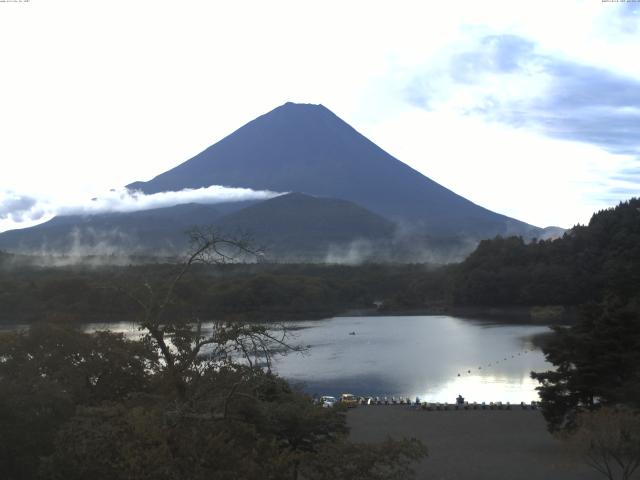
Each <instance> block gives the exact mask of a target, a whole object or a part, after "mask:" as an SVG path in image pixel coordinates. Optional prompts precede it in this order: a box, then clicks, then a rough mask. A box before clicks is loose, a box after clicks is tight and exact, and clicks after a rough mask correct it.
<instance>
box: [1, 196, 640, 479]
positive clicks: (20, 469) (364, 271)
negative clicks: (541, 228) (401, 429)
mask: <svg viewBox="0 0 640 480" xmlns="http://www.w3.org/2000/svg"><path fill="white" fill-rule="evenodd" d="M199 240H200V244H199V247H198V248H197V249H196V250H195V251H194V253H193V254H192V255H191V257H189V258H188V259H187V260H186V261H184V262H182V263H180V264H170V263H158V264H153V265H135V264H132V265H126V266H110V267H106V266H105V267H95V266H81V265H78V266H73V267H56V268H54V267H38V266H35V265H33V264H30V265H27V264H24V263H21V261H22V260H21V259H19V258H16V257H15V256H12V255H9V254H3V255H2V256H1V257H0V262H1V265H2V267H1V268H0V272H1V273H0V312H1V318H2V322H4V323H6V324H15V323H29V324H31V327H30V328H29V329H27V330H11V329H9V330H7V331H5V332H4V333H2V334H0V390H1V391H2V392H3V395H2V396H0V431H1V432H2V435H1V436H0V471H2V472H4V473H5V475H6V478H8V479H11V480H14V479H30V478H60V479H73V478H78V479H80V478H88V477H93V478H96V479H102V478H104V479H107V478H109V479H118V478H122V479H125V478H140V479H144V478H156V479H158V478H159V479H165V478H166V479H176V478H192V479H197V478H220V479H233V478H248V479H251V478H261V479H262V478H274V479H275V478H294V479H296V478H308V479H313V478H345V479H349V478H353V479H355V478H367V479H377V478H380V479H382V478H391V479H393V478H410V476H411V463H412V462H413V461H415V460H419V459H421V458H423V457H424V456H425V455H426V453H427V451H426V447H425V446H424V445H422V444H421V443H420V442H417V441H412V440H404V441H391V440H389V441H388V442H387V443H385V444H381V445H375V446H372V445H367V446H363V445H358V444H353V443H350V442H349V441H348V439H347V429H346V424H345V418H344V412H343V411H341V410H340V409H336V410H332V409H322V408H321V407H319V406H317V405H314V404H313V403H312V402H311V400H310V398H308V397H307V396H305V395H304V394H303V393H302V392H298V391H295V390H294V389H292V388H291V387H290V386H289V385H288V384H287V383H286V382H285V381H283V380H282V379H279V378H278V377H277V376H275V375H273V374H272V373H271V372H270V369H269V368H268V367H269V361H268V360H269V355H271V354H272V353H273V352H274V351H276V350H277V349H282V348H284V349H286V348H290V346H289V345H288V344H287V341H286V338H285V337H277V336H275V335H274V334H273V331H272V330H271V329H270V328H269V323H268V322H270V321H281V320H286V319H296V318H321V317H326V316H331V315H335V314H338V313H341V312H345V311H349V310H351V309H373V308H375V306H374V302H376V303H377V304H378V306H380V309H381V310H382V311H383V312H385V311H386V312H393V311H400V310H403V309H404V310H406V311H409V310H412V309H414V310H415V311H432V312H433V311H439V312H447V311H455V309H456V308H463V307H545V306H546V307H548V306H560V307H563V308H564V307H571V308H573V309H574V310H575V311H576V312H577V314H576V320H575V322H574V323H573V325H571V326H569V327H567V326H564V327H560V326H557V327H554V332H555V333H554V335H553V336H552V338H551V339H550V340H549V342H548V343H546V344H545V347H544V352H545V355H546V356H547V359H548V360H549V361H550V362H551V363H552V364H553V365H554V366H555V369H554V370H551V371H548V372H537V373H534V374H533V376H534V378H536V379H537V380H538V381H539V382H540V388H539V391H540V397H541V400H542V411H543V414H544V416H545V419H546V421H547V425H548V428H549V430H550V431H552V432H572V431H576V429H579V427H580V425H582V424H583V423H584V415H585V414H588V413H589V412H592V411H598V410H600V409H602V407H608V408H619V407H624V408H629V409H631V410H632V411H634V412H637V410H638V409H639V408H640V368H639V367H638V366H639V365H640V288H639V287H640V200H639V199H631V200H629V201H627V202H623V203H621V204H620V205H618V206H617V207H615V208H613V209H608V210H603V211H601V212H598V213H596V214H594V215H593V217H592V219H591V221H590V222H589V224H588V225H586V226H576V227H574V228H573V229H571V230H570V231H568V232H567V233H566V234H565V235H564V236H563V237H562V238H559V239H556V240H546V241H532V242H529V243H525V242H524V241H523V240H522V239H520V238H517V237H516V238H513V237H512V238H500V237H497V238H494V239H492V240H486V241H483V242H481V243H480V244H479V245H478V247H477V249H476V250H475V251H474V252H473V253H472V254H471V255H470V256H469V257H468V258H467V259H466V260H465V261H463V262H462V263H460V264H455V265H448V266H444V267H442V266H441V267H436V266H430V265H375V264H365V265H359V266H343V265H318V264H301V265H292V264H259V263H252V264H226V263H225V264H221V263H220V262H218V261H213V262H210V261H206V262H198V261H197V260H198V259H199V258H200V257H198V255H202V254H204V253H205V252H207V251H208V249H210V248H211V247H212V246H215V241H216V240H215V239H214V240H210V239H209V240H208V239H207V237H201V238H199ZM207 258H210V257H207ZM123 319H131V320H132V321H135V322H137V324H138V325H139V326H140V329H141V332H142V333H143V334H144V336H143V340H142V341H139V342H132V341H129V340H126V339H125V338H124V337H123V336H122V335H118V334H113V333H108V332H101V333H96V334H91V335H90V334H86V333H82V331H81V330H80V329H79V328H78V327H79V326H81V324H82V323H83V322H86V321H91V320H100V321H108V320H123ZM247 320H260V321H265V322H267V323H255V322H253V323H252V322H246V321H247ZM203 322H213V330H212V331H208V332H207V333H206V334H205V333H204V331H203V330H202V328H201V327H202V324H203ZM169 343H171V344H172V345H173V347H172V348H169V347H168V345H169ZM205 348H208V349H209V350H208V352H209V354H208V355H203V354H202V352H203V351H204V349H205ZM238 358H240V359H244V361H239V360H238ZM636 433H637V432H636ZM633 438H636V437H633ZM625 448H626V447H625ZM625 451H628V449H627V450H625ZM346 458H348V459H349V461H348V462H347V461H345V459H346Z"/></svg>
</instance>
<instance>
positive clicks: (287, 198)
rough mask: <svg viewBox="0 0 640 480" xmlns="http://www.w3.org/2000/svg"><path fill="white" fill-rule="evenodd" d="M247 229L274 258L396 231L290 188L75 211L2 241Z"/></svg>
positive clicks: (44, 243)
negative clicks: (139, 207) (252, 195)
mask: <svg viewBox="0 0 640 480" xmlns="http://www.w3.org/2000/svg"><path fill="white" fill-rule="evenodd" d="M210 225H213V226H214V227H216V228H217V229H218V230H219V231H220V232H221V233H222V234H223V235H226V236H229V237H231V236H234V235H236V234H249V235H250V236H251V237H252V238H253V239H254V240H255V242H256V243H257V244H259V245H263V246H266V247H267V255H268V257H269V258H280V259H284V258H288V259H292V258H296V259H310V260H316V261H318V260H323V259H324V258H325V257H326V256H327V254H328V252H329V250H331V249H332V248H334V249H340V248H344V247H345V246H348V245H349V244H350V243H351V242H354V241H358V240H362V239H366V240H367V241H368V242H372V243H375V242H377V241H384V240H389V239H391V237H392V235H393V233H394V231H395V225H394V224H393V223H392V222H390V221H389V220H387V219H385V218H383V217H381V216H379V215H377V214H375V213H372V212H370V211H368V210H366V209H364V208H362V207H360V206H358V205H355V204H354V203H352V202H348V201H345V200H336V199H331V198H315V197H311V196H308V195H303V194H299V193H290V194H286V195H282V196H280V197H275V198H272V199H270V200H265V201H262V202H253V201H252V202H238V203H223V204H216V205H198V204H188V205H177V206H174V207H168V208H158V209H154V210H147V211H140V212H129V213H108V214H100V215H90V216H81V215H72V216H63V217H57V218H54V219H52V220H50V221H49V222H46V223H44V224H42V225H38V226H36V227H32V228H27V229H24V230H13V231H10V232H5V233H3V234H0V249H8V250H12V251H14V252H34V251H35V252H43V253H46V252H55V253H64V254H79V255H83V254H84V255H87V254H89V255H96V254H100V255H105V254H107V255H108V254H118V253H139V254H141V253H152V254H153V253H156V254H157V253H159V250H160V251H161V252H162V253H164V254H171V253H178V252H180V251H181V250H183V249H184V248H185V247H186V246H187V243H186V242H187V236H186V235H185V232H186V231H187V230H189V229H191V228H193V227H194V226H210Z"/></svg>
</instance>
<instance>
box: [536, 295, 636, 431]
mask: <svg viewBox="0 0 640 480" xmlns="http://www.w3.org/2000/svg"><path fill="white" fill-rule="evenodd" d="M555 331H556V335H555V337H553V338H552V339H551V340H550V341H549V342H548V343H547V344H546V345H545V347H544V352H545V355H546V358H547V360H548V361H549V362H551V363H552V364H553V365H554V366H555V370H552V371H548V372H542V373H532V376H533V378H535V379H537V380H538V381H539V382H540V384H541V386H540V387H539V388H538V390H539V392H540V397H541V399H542V411H543V414H544V416H545V418H546V420H547V423H548V426H549V429H550V430H551V431H557V430H562V429H568V430H571V429H573V428H575V426H576V416H577V415H578V414H579V413H580V412H582V411H585V410H593V409H596V408H599V407H600V406H602V405H621V404H626V405H630V406H632V407H634V408H640V309H639V308H638V304H637V303H636V302H629V303H621V302H620V301H617V300H609V301H608V302H606V303H604V304H603V305H591V306H589V307H585V308H584V309H583V314H582V318H581V320H580V322H578V324H576V325H575V326H573V327H570V328H556V329H555Z"/></svg>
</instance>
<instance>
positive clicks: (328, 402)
mask: <svg viewBox="0 0 640 480" xmlns="http://www.w3.org/2000/svg"><path fill="white" fill-rule="evenodd" d="M337 401H338V400H336V397H331V396H329V395H325V396H323V397H320V405H322V406H323V408H331V407H333V406H334V405H335V404H336V403H337Z"/></svg>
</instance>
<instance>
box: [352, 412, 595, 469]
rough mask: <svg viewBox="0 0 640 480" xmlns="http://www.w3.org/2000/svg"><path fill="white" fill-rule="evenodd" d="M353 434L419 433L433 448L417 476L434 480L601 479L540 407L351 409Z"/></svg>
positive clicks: (358, 437)
mask: <svg viewBox="0 0 640 480" xmlns="http://www.w3.org/2000/svg"><path fill="white" fill-rule="evenodd" d="M347 421H348V424H349V426H350V427H351V439H352V440H354V441H356V442H377V441H381V440H384V439H385V438H386V437H387V436H391V437H393V438H402V437H407V438H411V437H415V438H418V439H420V440H422V441H423V442H424V443H425V445H427V448H428V449H429V456H428V457H427V458H426V459H425V460H424V461H423V462H421V463H420V464H419V465H417V466H416V472H417V478H419V479H432V480H485V479H486V480H592V479H593V480H597V479H600V478H602V477H601V476H600V474H598V473H597V472H595V471H594V470H592V469H591V468H590V467H588V466H586V465H585V464H583V463H582V462H581V460H580V459H579V458H575V457H572V456H571V455H570V454H569V453H568V452H567V451H566V450H565V449H564V448H563V445H562V443H561V442H560V441H558V440H557V439H555V438H554V437H552V436H551V435H550V434H549V433H548V432H547V430H546V426H545V422H544V418H543V417H542V415H541V413H540V412H539V411H538V410H522V409H520V407H514V409H513V410H459V411H455V410H454V411H424V410H415V409H412V408H410V407H407V406H402V405H400V406H361V407H358V408H355V409H353V410H350V411H349V413H348V414H347Z"/></svg>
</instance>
